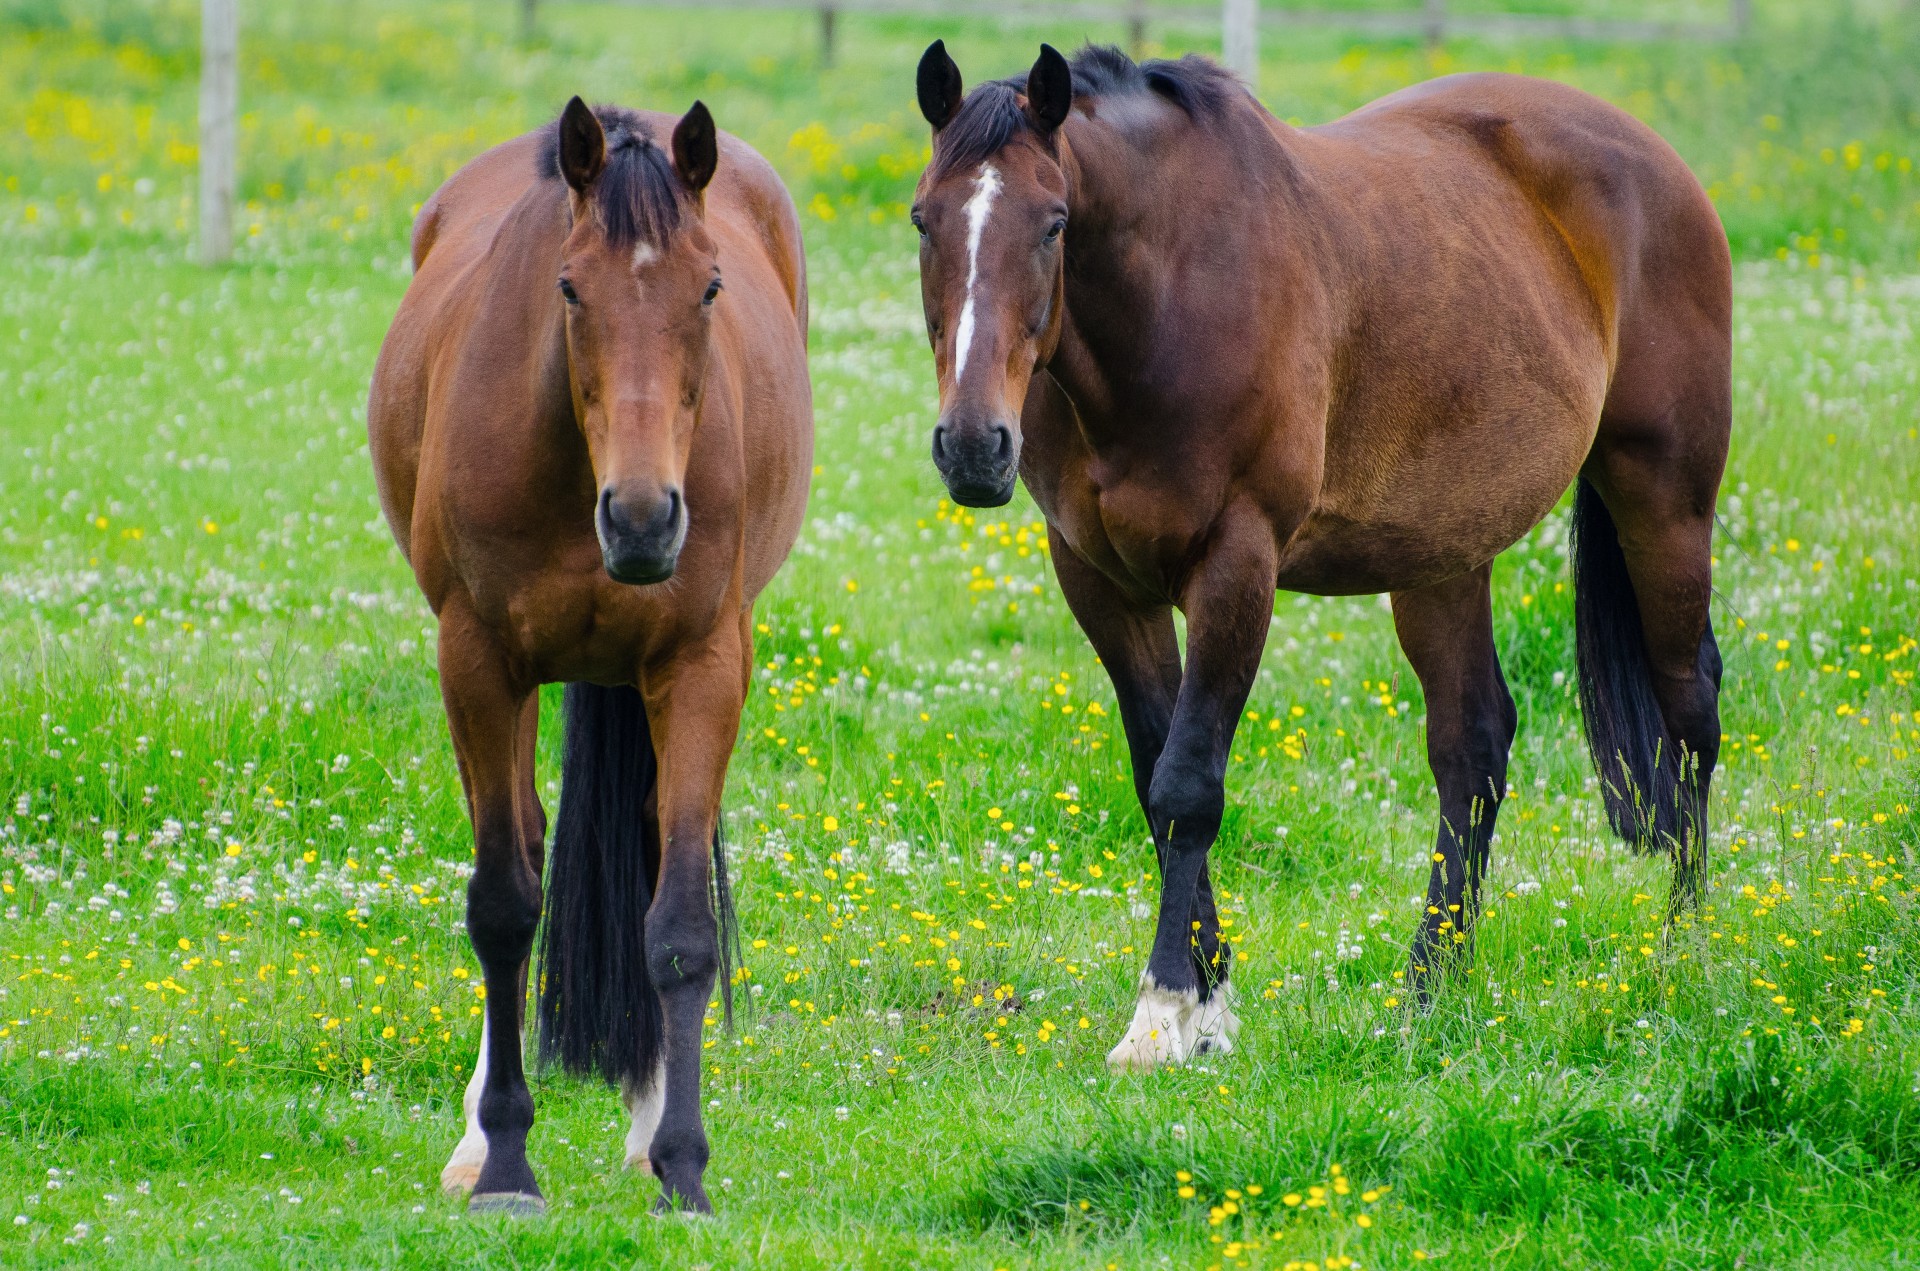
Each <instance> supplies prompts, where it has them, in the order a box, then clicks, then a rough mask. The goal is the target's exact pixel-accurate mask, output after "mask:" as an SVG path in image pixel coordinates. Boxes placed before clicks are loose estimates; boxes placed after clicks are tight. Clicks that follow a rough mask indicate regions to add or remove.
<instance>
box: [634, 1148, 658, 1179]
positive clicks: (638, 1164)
mask: <svg viewBox="0 0 1920 1271" xmlns="http://www.w3.org/2000/svg"><path fill="white" fill-rule="evenodd" d="M627 1168H628V1169H636V1170H640V1171H641V1172H643V1173H647V1174H653V1175H654V1176H655V1177H658V1172H657V1171H656V1170H655V1169H654V1168H653V1161H652V1160H651V1159H650V1158H649V1157H648V1156H647V1155H646V1154H645V1153H642V1154H641V1155H639V1156H629V1157H628V1158H627Z"/></svg>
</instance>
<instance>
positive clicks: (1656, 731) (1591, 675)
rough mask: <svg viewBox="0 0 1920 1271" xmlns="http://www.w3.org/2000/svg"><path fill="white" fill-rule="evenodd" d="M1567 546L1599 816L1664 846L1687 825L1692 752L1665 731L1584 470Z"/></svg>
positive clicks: (1643, 844)
mask: <svg viewBox="0 0 1920 1271" xmlns="http://www.w3.org/2000/svg"><path fill="white" fill-rule="evenodd" d="M1568 552H1569V555H1570V556H1571V557H1572V564H1573V626H1574V648H1575V658H1576V661H1577V663H1578V666H1579V679H1580V716H1581V722H1582V724H1583V725H1584V727H1585V731H1586V735H1587V749H1588V750H1590V751H1591V752H1592V753H1593V764H1594V768H1595V770H1596V771H1597V772H1598V773H1599V776H1600V793H1601V798H1602V800H1603V801H1604V803H1605V805H1606V810H1607V821H1608V823H1609V824H1611V825H1612V826H1613V831H1614V833H1616V834H1618V835H1619V836H1620V837H1621V838H1622V839H1625V840H1626V841H1627V842H1628V843H1629V844H1630V845H1632V846H1633V848H1634V849H1635V850H1636V851H1640V852H1655V851H1670V850H1672V849H1673V848H1674V847H1676V846H1678V845H1679V844H1681V843H1683V842H1685V841H1686V840H1687V838H1688V837H1689V835H1690V834H1691V833H1692V830H1693V824H1692V823H1693V821H1694V819H1695V815H1696V812H1695V800H1694V799H1693V797H1692V790H1693V785H1694V779H1695V772H1694V769H1695V766H1696V761H1695V760H1694V758H1693V757H1692V756H1689V755H1687V754H1685V753H1684V752H1683V749H1682V747H1681V746H1680V745H1679V744H1677V743H1676V742H1675V741H1674V739H1673V736H1672V734H1670V733H1669V732H1668V731H1667V724H1666V718H1665V716H1663V715H1662V714H1661V711H1660V702H1659V699H1658V698H1656V697H1655V696H1654V693H1653V670H1652V667H1651V666H1650V665H1649V663H1648V661H1647V646H1646V640H1645V638H1644V635H1643V633H1642V630H1641V626H1640V602H1639V597H1638V596H1636V595H1635V593H1634V589H1633V579H1632V577H1631V576H1630V575H1629V574H1628V572H1627V558H1626V555H1625V553H1623V552H1622V551H1621V549H1620V535H1619V532H1618V530H1617V529H1616V528H1615V526H1614V522H1613V514H1612V513H1610V512H1609V511H1607V505H1606V504H1605V503H1603V502H1602V501H1601V499H1600V493H1599V491H1597V490H1595V489H1594V488H1593V485H1592V483H1590V482H1589V481H1588V480H1587V479H1586V478H1585V477H1581V478H1580V479H1579V482H1578V484H1577V485H1576V487H1575V489H1574V495H1573V524H1572V528H1571V531H1570V533H1569V535H1568ZM1706 643H1710V642H1705V643H1703V649H1704V648H1705V647H1706ZM1703 656H1704V654H1703Z"/></svg>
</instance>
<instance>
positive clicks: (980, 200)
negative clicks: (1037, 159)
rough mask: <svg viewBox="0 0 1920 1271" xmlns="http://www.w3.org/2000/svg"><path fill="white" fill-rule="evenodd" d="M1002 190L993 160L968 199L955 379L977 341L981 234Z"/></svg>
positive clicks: (983, 168) (957, 380)
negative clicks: (975, 291)
mask: <svg viewBox="0 0 1920 1271" xmlns="http://www.w3.org/2000/svg"><path fill="white" fill-rule="evenodd" d="M999 193H1000V172H999V169H997V168H995V167H994V166H993V165H992V164H991V163H983V164H981V165H980V175H979V177H978V178H976V179H975V180H974V183H973V197H972V198H970V199H968V200H967V208H966V211H967V299H966V303H965V304H963V305H961V306H960V330H959V332H958V333H957V334H956V337H955V339H954V345H955V348H956V350H957V351H956V352H955V353H954V357H953V382H954V383H955V384H956V385H958V384H959V383H960V377H961V376H962V375H965V374H966V373H967V350H968V349H969V348H970V347H971V346H972V344H973V285H974V283H976V282H978V281H979V280H980V233H981V231H982V230H984V229H986V228H987V216H988V214H989V213H991V212H992V211H993V200H994V199H995V198H996V197H998V195H999Z"/></svg>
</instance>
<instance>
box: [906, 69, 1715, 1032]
mask: <svg viewBox="0 0 1920 1271" xmlns="http://www.w3.org/2000/svg"><path fill="white" fill-rule="evenodd" d="M918 95H919V101H920V109H921V111H922V112H923V113H924V114H925V116H926V118H927V120H928V122H930V123H931V124H932V125H933V129H934V141H933V159H932V162H931V164H930V165H929V166H928V168H927V170H926V173H925V174H924V175H923V176H922V178H921V180H920V185H919V189H918V191H917V192H916V197H915V201H914V208H913V219H914V223H915V225H916V226H918V227H919V230H920V233H921V240H920V266H921V287H922V296H923V299H924V302H925V307H926V317H927V334H928V338H929V339H930V341H931V342H932V345H933V353H934V362H935V366H936V369H937V372H938V376H939V388H940V417H939V423H938V425H937V427H936V428H935V429H934V434H933V457H934V461H935V463H936V465H937V466H938V467H939V470H940V473H941V475H942V477H943V478H944V479H945V481H946V484H947V487H948V489H949V490H950V491H951V492H952V495H953V497H954V499H955V500H956V501H958V502H960V503H963V504H968V505H972V506H995V505H998V504H1001V503H1004V502H1006V501H1007V499H1008V498H1009V497H1010V496H1011V493H1012V488H1013V483H1014V480H1015V477H1016V475H1018V476H1019V477H1020V478H1022V479H1024V480H1025V482H1026V485H1027V489H1028V490H1029V491H1030V492H1031V493H1032V495H1033V497H1034V500H1035V501H1036V502H1037V503H1038V504H1039V505H1040V508H1041V510H1042V511H1043V512H1044V513H1045V514H1046V518H1047V523H1048V530H1049V535H1050V537H1051V540H1052V543H1053V545H1054V551H1053V556H1054V563H1055V567H1056V569H1057V571H1058V574H1059V578H1060V587H1061V590H1062V591H1063V592H1064V593H1065V595H1066V598H1067V602H1068V604H1069V605H1070V606H1071V608H1072V609H1073V612H1074V615H1075V617H1076V618H1078V619H1079V622H1080V625H1081V627H1082V628H1083V629H1084V630H1085V631H1086V633H1087V637H1088V638H1089V640H1091V641H1092V644H1093V647H1094V650H1095V651H1096V652H1097V653H1098V654H1099V656H1100V659H1101V662H1102V663H1103V664H1104V665H1105V666H1106V669H1107V671H1108V673H1109V675H1111V676H1112V679H1113V686H1114V692H1115V695H1116V697H1117V698H1118V701H1119V707H1120V712H1121V717H1122V722H1123V724H1124V726H1125V729H1126V735H1127V743H1128V746H1129V749H1130V750H1131V753H1132V759H1133V771H1134V786H1135V790H1136V792H1137V793H1138V795H1139V798H1140V803H1141V806H1142V808H1143V809H1144V810H1145V812H1146V815H1147V821H1148V824H1149V826H1150V828H1151V830H1152V832H1153V839H1154V845H1155V848H1156V851H1157V854H1158V856H1159V862H1160V867H1161V894H1160V912H1159V919H1158V925H1157V928H1156V931H1155V935H1154V942H1153V949H1152V953H1151V955H1150V956H1149V958H1148V961H1147V965H1146V969H1145V972H1144V974H1143V976H1142V978H1141V985H1140V999H1139V1005H1138V1008H1137V1010H1136V1012H1135V1015H1134V1018H1133V1022H1132V1024H1131V1026H1130V1027H1129V1028H1128V1030H1127V1033H1126V1036H1125V1038H1124V1039H1123V1040H1122V1041H1121V1042H1120V1043H1119V1044H1118V1045H1117V1046H1115V1047H1114V1049H1113V1051H1112V1053H1111V1054H1110V1055H1109V1056H1108V1060H1109V1062H1110V1063H1112V1064H1113V1065H1115V1066H1116V1067H1122V1068H1128V1067H1132V1068H1144V1067H1151V1066H1154V1065H1157V1064H1162V1063H1166V1062H1179V1061H1182V1060H1184V1059H1186V1058H1187V1056H1188V1055H1189V1054H1190V1053H1192V1052H1193V1051H1194V1050H1196V1049H1203V1048H1208V1047H1213V1048H1219V1049H1227V1048H1230V1047H1231V1045H1232V1042H1233V1037H1234V1034H1235V1032H1236V1030H1237V1028H1238V1023H1237V1021H1236V1019H1235V1017H1234V1014H1233V997H1232V989H1231V985H1230V982H1229V980H1228V976H1229V974H1230V971H1231V964H1232V956H1233V954H1232V947H1231V945H1230V944H1229V943H1227V942H1225V941H1223V940H1222V939H1221V936H1220V929H1219V923H1218V921H1217V919H1216V916H1215V908H1214V900H1213V894H1212V889H1211V885H1210V881H1209V878H1208V871H1207V853H1208V849H1209V847H1210V846H1211V845H1212V843H1213V841H1214V838H1215V836H1216V834H1217V832H1218V830H1219V827H1220V821H1221V814H1222V810H1223V808H1224V805H1225V792H1224V787H1223V779H1224V776H1225V772H1226V767H1227V761H1228V756H1229V749H1230V746H1231V744H1232V741H1233V734H1234V727H1235V724H1236V723H1237V721H1238V719H1239V717H1240V713H1241V710H1242V709H1243V707H1244V706H1245V703H1246V699H1247V694H1248V691H1249V690H1250V688H1251V687H1252V684H1253V680H1254V676H1255V674H1256V672H1257V670H1258V668H1259V665H1260V659H1261V656H1262V651H1263V648H1264V645H1265V642H1266V637H1267V630H1268V626H1269V624H1270V623H1271V622H1272V620H1273V614H1274V609H1273V594H1274V591H1275V589H1276V588H1282V589H1286V590H1290V591H1301V592H1312V593H1318V594H1323V595H1342V594H1362V593H1372V592H1390V593H1392V599H1393V616H1394V625H1395V629H1396V631H1397V632H1398V634H1399V637H1400V643H1401V647H1402V648H1403V649H1404V650H1405V652H1406V655H1407V659H1408V661H1410V662H1411V663H1412V664H1413V669H1414V671H1415V673H1416V674H1418V676H1419V678H1420V684H1421V688H1422V690H1423V692H1424V695H1425V698H1426V707H1427V754H1428V759H1429V762H1430V763H1431V765H1432V768H1433V775H1434V780H1435V782H1436V784H1437V785H1438V787H1439V797H1440V828H1439V833H1438V836H1437V840H1436V844H1435V851H1434V853H1433V868H1432V874H1431V878H1430V880H1429V882H1428V886H1427V905H1426V914H1425V918H1424V920H1423V921H1422V922H1421V923H1420V926H1419V930H1418V932H1417V934H1416V935H1415V937H1414V941H1413V949H1412V958H1411V974H1412V979H1413V980H1414V983H1415V985H1416V988H1418V989H1419V991H1420V995H1421V997H1423V998H1424V996H1425V993H1426V987H1425V986H1426V983H1427V980H1428V977H1429V975H1430V974H1431V973H1432V972H1433V971H1435V970H1437V969H1439V968H1440V967H1441V966H1444V965H1446V964H1447V963H1448V962H1451V961H1453V960H1455V959H1457V958H1458V957H1459V956H1462V954H1461V952H1459V951H1463V950H1464V949H1465V947H1466V946H1467V941H1468V933H1469V931H1470V929H1471V925H1472V921H1473V916H1474V913H1475V910H1476V906H1477V903H1478V894H1479V887H1480V881H1481V878H1482V876H1483V874H1484V872H1485V870H1486V864H1487V856H1488V847H1489V839H1490V837H1491V835H1492V832H1493V826H1494V817H1495V815H1496V814H1497V812H1498V810H1499V806H1500V801H1501V799H1502V797H1503V796H1504V795H1505V794H1506V791H1507V755H1508V750H1509V748H1510V746H1511V744H1512V740H1513V733H1514V727H1515V714H1514V706H1513V699H1512V698H1511V696H1510V695H1509V694H1508V692H1507V686H1506V682H1505V680H1504V679H1503V678H1502V676H1501V673H1500V663H1499V659H1498V657H1497V655H1496V653H1495V650H1494V643H1493V619H1492V610H1491V602H1490V593H1489V587H1488V580H1489V576H1490V569H1491V565H1492V561H1493V558H1494V557H1495V556H1496V555H1497V554H1498V553H1499V552H1500V551H1502V550H1503V549H1505V548H1506V547H1508V546H1509V545H1511V544H1512V543H1513V542H1515V541H1516V540H1517V539H1519V538H1520V537H1521V536H1522V535H1523V534H1525V533H1526V532H1527V531H1528V530H1529V529H1530V528H1532V527H1533V526H1534V525H1535V524H1536V523H1537V522H1539V520H1540V519H1541V518H1542V517H1544V516H1545V515H1546V514H1547V513H1548V512H1549V511H1550V510H1551V509H1552V508H1553V507H1554V505H1555V504H1556V503H1557V502H1558V501H1559V499H1560V497H1561V495H1562V494H1563V493H1564V492H1565V491H1566V489H1567V487H1568V486H1569V485H1570V484H1574V485H1577V490H1576V493H1575V497H1574V504H1573V529H1574V535H1573V543H1574V547H1573V577H1574V587H1575V593H1576V600H1575V617H1576V627H1577V633H1576V639H1575V644H1576V650H1577V657H1578V664H1579V682H1580V701H1581V707H1582V711H1583V715H1584V721H1585V728H1586V733H1587V740H1588V744H1589V746H1590V747H1591V749H1592V752H1593V756H1594V759H1595V761H1596V763H1597V764H1598V767H1599V770H1600V775H1601V778H1602V785H1603V796H1604V800H1605V806H1606V810H1607V814H1608V816H1609V819H1610V820H1611V822H1612V825H1613V827H1614V828H1615V830H1616V831H1618V832H1619V833H1620V834H1621V835H1622V836H1624V837H1625V838H1627V839H1628V840H1629V841H1630V842H1632V843H1634V844H1635V845H1637V846H1639V847H1641V848H1644V849H1650V850H1665V851H1668V852H1670V853H1672V856H1673V865H1674V887H1673V897H1672V901H1671V904H1672V905H1673V906H1680V905H1684V904H1686V903H1688V902H1689V900H1690V899H1691V898H1692V897H1693V896H1694V894H1695V892H1696V890H1697V888H1698V887H1699V885H1700V877H1701V868H1702V854H1703V851H1704V845H1705V842H1706V811H1707V785H1708V781H1709V779H1710V777H1711V775H1712V772H1713V766H1714V760H1715V757H1716V755H1717V753H1718V751H1719V745H1720V724H1719V712H1718V704H1717V703H1718V692H1719V681H1720V656H1719V652H1718V650H1717V648H1716V647H1715V644H1714V640H1713V631H1712V627H1711V625H1710V623H1709V619H1708V612H1707V607H1708V598H1709V594H1710V572H1709V564H1710V557H1709V546H1710V542H1711V538H1712V532H1713V510H1714V499H1715V495H1716V492H1717V490H1718V487H1719V482H1720V476H1721V471H1722V469H1723V467H1724V466H1725V461H1726V455H1727V446H1728V439H1729V435H1730V431H1731V386H1730V385H1731V379H1730V376H1731V369H1730V368H1731V359H1732V353H1731V343H1732V342H1731V335H1730V328H1731V314H1732V281H1731V277H1732V275H1731V266H1730V264H1729V260H1728V253H1727V242H1726V236H1725V234H1724V233H1723V231H1722V230H1721V227H1720V223H1719V220H1718V218H1717V217H1716V215H1715V213H1714V210H1713V206H1712V204H1711V203H1709V202H1708V201H1707V197H1706V195H1705V193H1704V192H1703V191H1702V190H1701V189H1700V186H1699V184H1698V182H1696V181H1695V180H1694V178H1693V176H1692V174H1691V173H1689V172H1688V170H1687V168H1686V165H1685V164H1684V163H1682V162H1681V160H1680V158H1679V156H1677V155H1676V154H1675V153H1674V152H1673V150H1672V149H1671V148H1669V147H1668V146H1667V145H1666V143H1665V142H1663V141H1662V140H1661V139H1660V138H1659V137H1658V136H1656V135H1655V134H1654V133H1653V132H1652V131H1651V130H1650V129H1648V128H1647V127H1645V126H1644V125H1642V124H1641V123H1639V122H1638V121H1636V120H1634V119H1633V118H1631V117H1629V116H1628V115H1626V114H1625V113H1623V112H1622V111H1619V110H1617V109H1615V108H1614V107H1612V106H1609V105H1607V104H1606V103H1604V102H1601V101H1598V100H1596V99H1594V98H1592V97H1588V96H1586V95H1585V94H1582V93H1580V92H1577V91H1575V90H1573V89H1571V88H1567V87H1564V86H1562V85H1559V84H1553V83H1547V82H1543V81H1538V80H1531V79H1524V78H1520V77H1517V76H1510V75H1461V76H1454V77H1450V78H1447V79H1441V80H1437V81H1434V82H1432V83H1428V84H1422V85H1419V86H1417V87H1414V88H1410V89H1407V90H1405V91H1403V92H1399V93H1395V94H1393V95H1392V96H1390V97H1387V98H1385V99H1383V100H1381V101H1378V102H1375V103H1374V104H1372V105H1370V106H1367V107H1365V108H1364V109H1361V110H1359V111H1356V112H1355V113H1353V114H1351V115H1349V116H1347V117H1346V118H1344V119H1340V120H1338V121H1336V122H1334V123H1330V124H1327V125H1324V126H1322V127H1317V128H1293V127H1289V126H1288V125H1286V124H1284V123H1282V122H1280V121H1279V120H1277V119H1275V118H1274V117H1273V116H1272V115H1270V114H1268V113H1267V112H1266V111H1265V110H1264V109H1262V108H1261V106H1260V105H1259V103H1258V102H1256V101H1255V100H1254V98H1253V96H1252V95H1251V94H1250V93H1249V92H1248V91H1247V90H1246V89H1245V87H1244V86H1242V85H1241V84H1240V83H1239V81H1237V80H1235V79H1234V78H1233V77H1232V76H1231V75H1229V74H1228V73H1227V72H1225V71H1223V70H1222V69H1221V68H1219V67H1218V66H1215V65H1214V64H1212V63H1211V62H1208V61H1206V60H1204V59H1201V58H1197V57H1187V58H1183V59H1181V60H1180V61H1174V62H1169V61H1152V62H1147V63H1145V64H1143V65H1135V64H1134V63H1133V62H1132V61H1130V60H1129V59H1128V58H1127V57H1125V56H1124V55H1123V54H1121V53H1119V52H1117V51H1115V50H1111V49H1102V48H1088V49H1086V50H1085V51H1084V52H1082V53H1081V54H1080V55H1079V56H1078V57H1077V58H1076V59H1075V60H1074V61H1073V63H1072V64H1071V65H1069V64H1068V62H1067V61H1066V59H1065V58H1063V57H1062V56H1061V55H1060V54H1059V53H1057V52H1055V51H1054V50H1053V49H1051V48H1048V47H1046V46H1044V45H1043V46H1042V48H1041V51H1040V57H1039V59H1038V60H1037V61H1036V62H1035V63H1034V64H1033V67H1032V69H1031V71H1030V72H1029V73H1028V74H1027V75H1026V76H1025V77H1023V78H1019V79H1013V80H1007V81H1004V82H997V83H988V84H985V85H982V86H980V87H978V88H976V89H975V90H974V91H973V92H972V93H971V94H966V93H964V92H963V90H962V86H961V79H960V72H959V69H958V68H957V67H956V66H955V65H954V63H953V60H952V59H951V58H950V57H949V56H948V55H947V52H946V49H945V47H944V46H943V45H942V44H940V43H935V44H934V45H933V46H932V47H931V48H929V49H928V50H927V53H926V55H925V57H924V58H923V59H922V60H921V63H920V69H919V80H918ZM1173 607H1178V608H1179V609H1180V610H1181V611H1182V612H1183V613H1184V614H1185V615H1186V618H1187V643H1186V651H1185V664H1184V666H1183V665H1182V657H1181V650H1180V647H1179V645H1178V643H1177V642H1176V639H1175V633H1174V625H1173V620H1172V616H1171V609H1172V608H1173Z"/></svg>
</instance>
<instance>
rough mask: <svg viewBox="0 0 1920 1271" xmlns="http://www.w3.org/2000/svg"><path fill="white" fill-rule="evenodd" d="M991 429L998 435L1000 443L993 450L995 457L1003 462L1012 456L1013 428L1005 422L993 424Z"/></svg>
mask: <svg viewBox="0 0 1920 1271" xmlns="http://www.w3.org/2000/svg"><path fill="white" fill-rule="evenodd" d="M993 431H994V432H995V433H997V434H998V435H999V439H1000V444H999V446H998V448H997V449H996V450H995V452H994V457H995V458H996V459H999V460H1001V461H1002V462H1005V461H1006V460H1008V459H1011V458H1013V429H1011V428H1009V427H1007V426H1006V425H1005V424H995V425H994V426H993Z"/></svg>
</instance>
